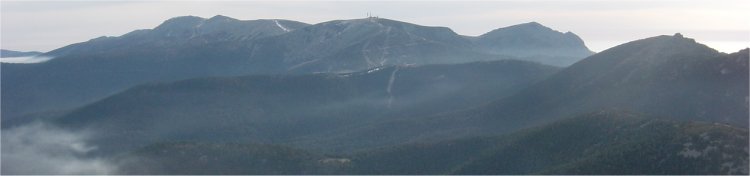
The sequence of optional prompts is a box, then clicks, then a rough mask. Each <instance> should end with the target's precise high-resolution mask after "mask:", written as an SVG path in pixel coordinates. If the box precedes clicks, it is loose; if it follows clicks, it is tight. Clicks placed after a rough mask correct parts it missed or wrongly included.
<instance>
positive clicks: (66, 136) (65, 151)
mask: <svg viewBox="0 0 750 176" xmlns="http://www.w3.org/2000/svg"><path fill="white" fill-rule="evenodd" d="M89 136H90V135H89V134H88V133H85V132H72V131H67V130H63V129H60V128H57V127H54V126H51V125H48V124H44V123H40V122H35V123H31V124H28V125H25V126H21V127H17V128H11V129H3V130H2V144H1V146H2V156H1V158H2V164H1V165H0V166H1V167H2V168H1V169H0V170H2V171H1V172H0V174H3V175H5V174H34V175H37V174H45V175H46V174H66V175H67V174H74V175H78V174H114V173H115V171H116V170H117V167H116V166H115V165H114V164H112V163H111V162H110V161H109V160H107V159H103V158H98V157H93V156H90V153H91V152H92V151H95V150H96V149H97V147H96V146H92V145H90V144H87V143H86V140H87V139H88V138H89Z"/></svg>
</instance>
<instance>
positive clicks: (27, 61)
mask: <svg viewBox="0 0 750 176" xmlns="http://www.w3.org/2000/svg"><path fill="white" fill-rule="evenodd" d="M50 59H52V57H47V56H25V57H3V58H0V62H2V63H24V64H30V63H40V62H44V61H48V60H50Z"/></svg>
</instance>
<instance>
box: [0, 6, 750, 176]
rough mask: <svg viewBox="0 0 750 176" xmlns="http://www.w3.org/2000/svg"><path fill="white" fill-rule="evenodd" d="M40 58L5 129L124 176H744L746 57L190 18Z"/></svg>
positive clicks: (518, 32)
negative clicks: (77, 142) (79, 151)
mask: <svg viewBox="0 0 750 176" xmlns="http://www.w3.org/2000/svg"><path fill="white" fill-rule="evenodd" d="M41 55H42V56H46V57H54V59H52V60H49V61H46V62H41V63H33V64H11V63H3V64H2V68H3V69H2V70H0V71H2V75H0V76H2V80H3V84H1V86H2V90H3V91H2V102H3V103H2V129H3V130H4V131H5V132H7V131H9V130H12V129H17V128H22V127H24V126H26V125H28V124H32V123H38V122H41V123H45V124H50V125H54V126H56V127H59V128H61V129H64V130H67V131H74V132H88V133H87V134H89V135H87V137H88V140H87V141H86V142H87V143H90V144H92V145H95V146H96V149H95V150H90V151H88V152H87V154H86V155H88V156H96V157H102V158H106V159H107V161H108V162H111V163H116V164H117V165H118V173H124V174H747V173H748V170H750V169H748V167H747V165H748V160H750V155H748V141H749V139H748V130H747V128H748V123H750V122H749V121H748V114H750V110H748V97H750V96H748V94H749V93H748V90H750V88H749V87H748V85H749V84H750V82H749V79H748V75H749V74H748V73H750V71H749V69H748V68H750V66H748V61H749V60H750V49H744V50H741V51H738V52H735V53H729V54H727V53H721V52H718V51H716V50H714V49H712V48H710V47H708V46H706V45H703V44H700V43H697V42H696V41H695V40H694V39H691V38H686V37H684V36H682V35H681V34H679V33H677V34H675V35H661V36H655V37H649V38H645V39H639V40H635V41H632V42H628V43H624V44H621V45H618V46H615V47H612V48H610V49H607V50H604V51H602V52H599V53H593V52H591V51H589V50H588V49H587V48H586V47H585V45H584V42H583V40H581V39H580V38H579V37H578V36H576V35H575V34H573V33H571V32H566V33H562V32H558V31H555V30H553V29H550V28H548V27H545V26H543V25H541V24H539V23H536V22H530V23H524V24H519V25H514V26H509V27H505V28H500V29H496V30H493V31H490V32H488V33H486V34H483V35H480V36H476V37H473V36H462V35H459V34H456V33H455V32H453V31H452V30H451V29H449V28H445V27H429V26H420V25H416V24H410V23H406V22H401V21H395V20H390V19H383V18H376V17H368V18H364V19H352V20H334V21H328V22H323V23H318V24H305V23H301V22H295V21H289V20H280V19H275V20H274V19H269V20H237V19H233V18H229V17H226V16H215V17H212V18H208V19H204V18H200V17H193V16H186V17H176V18H172V19H169V20H167V21H165V22H164V23H162V24H161V25H159V26H157V27H156V28H154V29H145V30H137V31H133V32H131V33H128V34H125V35H123V36H119V37H102V38H97V39H92V40H90V41H87V42H82V43H77V44H72V45H69V46H66V47H63V48H60V49H56V50H53V51H50V52H47V53H44V54H41ZM4 138H5V137H4ZM4 142H6V141H4ZM3 150H4V151H5V148H4V149H3ZM3 162H4V163H5V162H12V161H6V159H5V158H3ZM3 174H6V173H3ZM41 174H54V173H41Z"/></svg>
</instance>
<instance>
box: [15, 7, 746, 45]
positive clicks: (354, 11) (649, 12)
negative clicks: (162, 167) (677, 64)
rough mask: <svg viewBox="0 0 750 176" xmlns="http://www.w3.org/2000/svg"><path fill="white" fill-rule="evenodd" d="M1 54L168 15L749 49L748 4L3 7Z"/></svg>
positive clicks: (116, 31) (152, 22) (123, 29)
mask: <svg viewBox="0 0 750 176" xmlns="http://www.w3.org/2000/svg"><path fill="white" fill-rule="evenodd" d="M0 11H1V12H0V18H1V19H2V21H1V22H2V23H1V24H0V30H1V31H0V38H1V42H0V47H2V48H3V49H12V50H22V51H28V50H37V51H50V50H53V49H55V48H59V47H63V46H65V45H68V44H72V43H77V42H82V41H86V40H89V39H92V38H96V37H99V36H119V35H122V34H125V33H127V32H130V31H133V30H135V29H148V28H153V27H155V26H157V25H159V24H160V23H161V22H163V21H164V20H167V19H169V18H171V17H175V16H185V15H194V16H200V17H204V18H209V17H212V16H214V15H218V14H221V15H225V16H229V17H233V18H237V19H242V20H251V19H289V20H296V21H301V22H306V23H310V24H314V23H319V22H324V21H329V20H335V19H353V18H363V17H365V16H366V14H367V12H371V13H373V14H375V15H377V16H380V17H382V18H389V19H395V20H400V21H406V22H411V23H416V24H421V25H428V26H445V27H450V28H451V29H453V30H454V31H456V32H457V33H459V34H463V35H470V36H477V35H481V34H482V33H485V32H488V31H490V30H493V29H496V28H500V27H505V26H509V25H514V24H518V23H525V22H530V21H536V22H539V23H542V24H543V25H546V26H548V27H551V28H553V29H555V30H558V31H561V32H566V31H571V32H573V33H576V34H578V35H579V36H580V37H581V38H583V40H584V41H585V42H586V45H587V46H589V48H591V49H592V50H594V51H601V50H603V49H606V48H609V47H612V46H615V45H617V44H621V43H624V42H627V41H632V40H637V39H641V38H646V37H651V36H656V35H665V34H666V35H672V34H674V33H676V32H680V33H682V34H683V35H685V36H686V37H690V38H695V39H696V40H697V41H699V42H701V43H704V44H706V45H708V46H710V47H713V48H716V49H718V50H719V51H723V52H735V51H737V50H739V49H741V48H745V47H748V46H749V45H750V0H734V1H732V0H721V1H719V0H705V1H651V0H628V1H605V0H599V1H593V0H590V1H537V0H527V1H474V2H465V1H437V2H435V1H384V2H383V1H381V2H371V1H222V2H216V1H210V2H209V1H157V2H151V1H149V2H146V1H128V2H124V1H106V2H96V1H6V0H3V1H0Z"/></svg>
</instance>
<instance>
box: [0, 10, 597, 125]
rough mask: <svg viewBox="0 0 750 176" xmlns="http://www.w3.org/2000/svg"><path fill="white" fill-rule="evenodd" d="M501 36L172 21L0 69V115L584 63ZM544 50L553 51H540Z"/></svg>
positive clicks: (565, 46)
mask: <svg viewBox="0 0 750 176" xmlns="http://www.w3.org/2000/svg"><path fill="white" fill-rule="evenodd" d="M507 28H510V29H513V30H496V31H492V32H489V33H487V34H485V35H482V36H479V37H468V36H461V35H458V34H456V33H455V32H453V31H452V30H450V29H448V28H445V27H428V26H420V25H416V24H410V23H406V22H400V21H394V20H389V19H382V18H364V19H352V20H335V21H329V22H323V23H319V24H314V25H309V24H305V23H301V22H295V21H289V20H245V21H243V20H237V19H233V18H229V17H226V16H215V17H212V18H209V19H204V18H200V17H194V16H185V17H176V18H172V19H169V20H167V21H165V22H164V23H162V24H161V25H159V26H157V27H156V28H154V29H145V30H136V31H133V32H130V33H127V34H125V35H122V36H119V37H99V38H95V39H92V40H89V41H86V42H82V43H76V44H72V45H69V46H65V47H62V48H59V49H56V50H53V51H50V52H47V53H44V54H42V56H45V57H54V58H55V59H52V60H50V61H47V62H44V63H39V64H10V63H3V70H2V79H3V80H4V82H5V84H3V87H2V89H3V92H2V95H3V96H2V99H3V101H4V102H6V103H4V104H3V107H4V108H2V109H3V110H2V113H3V115H4V116H5V117H6V119H12V118H16V117H19V116H24V115H28V114H31V113H38V112H44V111H57V110H64V109H69V108H74V107H78V106H81V105H84V104H87V103H92V102H94V101H96V100H99V99H101V98H104V97H106V96H108V95H112V94H114V93H117V92H120V91H123V90H125V89H127V88H129V87H132V86H135V85H138V84H142V83H148V82H162V81H176V80H181V79H188V78H195V77H210V76H240V75H247V74H305V73H317V72H336V73H343V72H356V71H362V70H367V69H371V68H375V67H382V66H388V65H424V64H446V63H465V62H471V61H490V60H501V59H510V58H516V59H528V60H534V61H544V60H550V59H552V60H556V61H554V62H546V63H545V62H542V63H543V64H552V65H555V64H557V63H558V61H559V62H564V63H567V64H570V63H572V62H575V61H577V60H579V59H581V58H583V57H586V56H588V55H590V54H591V52H590V51H589V50H588V49H587V48H586V46H585V45H583V42H581V40H580V38H578V37H577V36H575V35H574V34H572V33H566V34H563V33H560V32H557V31H553V30H551V29H549V28H546V27H543V26H541V25H539V24H538V23H529V24H521V25H516V26H511V27H507ZM514 33H517V35H514V36H516V37H519V38H523V37H526V38H529V39H531V38H533V40H528V42H529V44H526V45H518V44H514V43H513V42H514V41H497V42H492V43H487V42H482V41H490V40H491V38H492V37H498V36H497V35H511V34H514ZM559 40H571V41H569V42H567V41H566V42H564V43H559V42H560V41H559ZM485 43H486V44H485ZM502 43H509V44H507V45H517V46H518V47H526V49H525V50H529V51H535V52H536V53H538V54H537V55H534V56H530V55H528V54H514V53H508V52H504V51H501V50H498V49H497V48H502V47H504V46H506V45H503V44H502ZM514 50H520V49H514ZM544 50H549V51H550V52H541V51H544ZM583 51H585V52H583ZM561 52H569V53H568V54H560V53H561ZM571 53H573V54H571ZM575 53H577V54H575ZM565 65H566V64H557V66H565ZM70 82H76V84H69V83H70ZM29 95H34V96H29Z"/></svg>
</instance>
